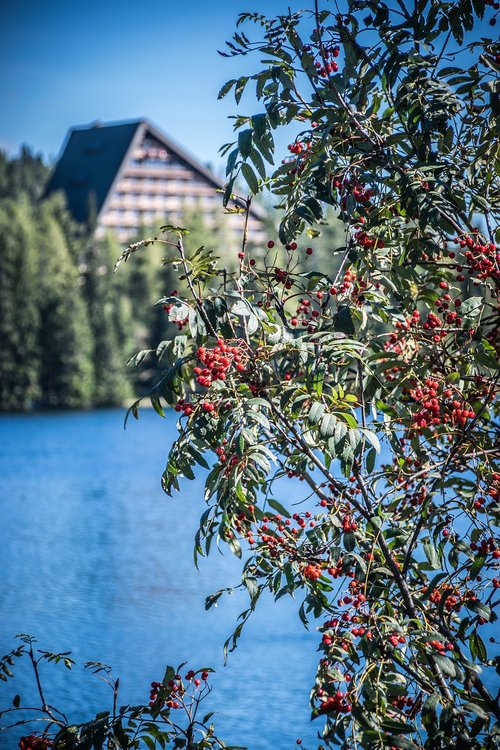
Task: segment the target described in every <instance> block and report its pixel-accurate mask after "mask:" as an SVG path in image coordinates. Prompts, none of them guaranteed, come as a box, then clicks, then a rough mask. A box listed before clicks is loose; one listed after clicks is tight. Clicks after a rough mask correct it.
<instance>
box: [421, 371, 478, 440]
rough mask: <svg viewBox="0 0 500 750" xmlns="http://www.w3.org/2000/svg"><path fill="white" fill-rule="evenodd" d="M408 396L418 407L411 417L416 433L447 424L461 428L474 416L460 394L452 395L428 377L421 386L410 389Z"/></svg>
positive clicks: (450, 390)
mask: <svg viewBox="0 0 500 750" xmlns="http://www.w3.org/2000/svg"><path fill="white" fill-rule="evenodd" d="M408 395H409V397H410V399H411V400H412V401H413V402H415V403H416V404H418V405H419V406H420V409H419V410H418V411H417V412H415V413H414V414H413V417H412V419H413V421H412V426H411V427H412V431H414V432H417V433H420V432H422V430H426V429H434V430H435V429H436V428H437V427H438V426H439V425H442V424H447V423H451V424H453V425H458V426H461V427H463V426H465V425H466V424H467V420H469V419H473V418H474V417H475V416H476V415H475V412H474V411H473V410H472V409H471V408H470V407H469V406H468V405H467V403H466V402H465V400H464V398H463V396H462V395H461V394H455V395H454V394H453V391H452V389H451V388H449V387H445V388H443V384H442V383H440V382H439V381H438V380H434V379H433V378H430V377H428V378H426V379H425V381H424V383H423V384H422V385H416V386H415V387H413V388H410V389H409V391H408Z"/></svg>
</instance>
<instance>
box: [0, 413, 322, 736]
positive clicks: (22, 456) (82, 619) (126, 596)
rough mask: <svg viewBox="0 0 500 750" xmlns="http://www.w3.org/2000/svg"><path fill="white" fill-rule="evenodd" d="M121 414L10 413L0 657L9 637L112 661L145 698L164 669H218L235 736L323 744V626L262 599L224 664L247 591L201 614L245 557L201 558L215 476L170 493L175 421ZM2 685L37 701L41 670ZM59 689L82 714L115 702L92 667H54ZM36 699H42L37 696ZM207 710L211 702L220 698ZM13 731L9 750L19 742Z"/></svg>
mask: <svg viewBox="0 0 500 750" xmlns="http://www.w3.org/2000/svg"><path fill="white" fill-rule="evenodd" d="M123 417H124V414H123V412H122V411H120V410H108V411H94V412H85V413H69V412H66V413H51V414H36V415H28V416H22V415H15V416H2V417H0V446H1V451H0V498H1V499H0V529H1V544H0V564H1V570H2V574H1V580H0V604H1V606H0V652H1V653H6V652H7V651H8V650H10V649H11V648H12V646H13V644H14V641H13V640H12V636H14V635H15V634H16V633H19V632H24V633H31V634H33V635H36V637H37V638H38V641H39V645H40V648H43V649H46V650H51V651H55V650H59V651H71V652H72V653H73V656H74V658H75V659H77V660H78V661H79V662H81V663H83V662H84V661H86V660H98V661H103V662H105V663H107V664H111V665H112V666H113V670H114V673H115V674H116V675H119V676H120V678H121V686H122V687H121V691H122V692H121V701H120V702H122V703H134V702H142V701H146V700H147V698H148V690H149V683H150V682H151V681H152V680H158V679H161V678H162V676H163V670H164V667H165V665H166V664H167V663H172V664H178V663H180V662H182V661H186V660H187V661H189V665H190V666H192V667H193V668H196V667H199V666H212V667H214V668H215V669H216V670H217V674H216V675H215V677H214V691H213V694H212V696H211V697H210V699H209V700H210V701H211V704H210V709H217V711H218V713H217V714H216V716H215V717H214V721H215V723H216V726H217V728H218V732H219V734H220V736H221V738H222V739H224V740H225V741H226V742H228V743H229V742H231V743H235V744H242V745H247V746H248V747H249V748H252V749H253V750H265V749H266V750H267V749H268V748H278V749H279V750H281V749H283V750H285V748H292V747H294V746H296V745H295V740H296V738H297V737H302V738H303V740H304V745H305V746H308V747H310V748H311V747H315V746H316V742H315V741H314V737H315V735H316V732H317V731H318V730H319V729H320V724H318V723H313V724H311V723H310V722H309V712H308V708H307V703H308V695H309V689H310V686H311V685H312V682H313V679H314V671H315V666H316V659H317V654H316V647H317V643H318V641H319V638H318V634H317V633H315V632H314V630H312V632H311V633H308V632H307V631H305V630H304V629H303V627H302V625H301V624H300V622H299V620H298V617H297V615H296V609H297V605H296V603H294V602H292V601H291V600H290V601H286V600H281V601H280V602H279V603H278V604H276V605H274V604H273V603H272V601H270V600H269V599H268V600H266V601H264V602H263V603H262V605H261V607H260V608H259V609H258V611H257V612H256V613H255V616H254V618H253V620H252V621H251V622H250V624H249V626H248V628H247V630H246V632H245V633H244V635H243V637H242V639H241V641H240V646H239V648H238V649H237V651H236V652H234V653H233V654H232V655H231V656H230V659H229V663H228V666H227V667H224V666H223V654H222V644H223V642H224V640H225V639H226V638H227V636H228V635H230V633H231V628H232V626H233V625H234V623H235V621H236V617H237V615H238V613H239V612H240V611H241V609H243V608H244V606H245V603H246V602H245V598H244V597H242V596H239V595H234V596H231V597H226V598H224V599H222V600H220V604H219V606H218V607H217V608H214V609H212V610H210V611H208V612H205V610H204V600H205V596H206V595H207V594H209V593H211V592H212V591H214V590H216V589H217V588H220V587H222V586H225V585H228V584H231V583H237V581H238V577H239V566H240V564H239V562H238V561H237V560H235V559H234V558H233V557H232V556H231V555H230V554H229V553H228V552H226V553H225V554H224V555H221V554H219V553H218V552H217V550H215V552H214V553H213V554H212V555H211V557H210V558H209V559H208V560H206V561H202V564H201V565H200V570H199V571H197V570H196V569H195V567H194V565H193V557H192V546H193V536H194V532H195V530H196V525H197V521H198V519H199V516H200V515H201V513H202V512H203V510H204V507H205V506H204V504H203V490H202V482H201V480H200V481H195V482H188V481H185V482H184V483H183V484H182V490H181V492H180V493H179V494H178V495H177V496H175V497H174V498H169V497H167V496H166V495H165V494H164V493H163V492H162V490H161V488H160V476H161V472H162V470H163V465H164V460H165V456H166V453H167V450H168V447H169V445H170V443H171V441H172V438H173V436H174V434H175V416H174V414H173V413H172V414H168V415H167V417H166V419H161V418H160V417H158V416H157V415H156V414H155V413H153V412H151V411H148V410H145V411H144V412H143V413H142V415H141V418H140V420H139V421H138V422H136V421H135V420H132V421H131V422H129V425H128V427H127V430H126V431H124V429H123ZM16 673H17V676H18V679H17V681H16V682H10V683H7V685H6V684H5V683H0V708H1V707H3V706H5V705H6V704H8V703H9V702H10V701H11V700H12V697H13V696H14V694H15V693H16V692H19V693H21V696H22V699H23V703H24V705H26V704H27V702H28V701H29V700H30V698H31V699H34V691H33V684H32V678H31V675H30V674H29V673H28V670H27V669H24V668H22V667H20V668H19V669H18V670H17V672H16ZM44 680H45V684H46V686H47V693H48V699H49V700H50V702H51V703H53V704H54V705H56V706H57V705H58V704H61V705H63V706H65V708H66V709H67V711H68V713H69V717H70V719H71V720H72V721H79V720H84V719H88V718H90V717H91V716H92V715H93V713H94V714H95V712H96V711H98V710H103V709H105V708H107V707H108V705H106V704H108V703H109V700H110V696H109V694H108V690H107V688H106V686H104V685H103V684H102V683H100V682H99V681H97V680H96V678H95V677H91V676H90V675H88V674H87V673H81V672H80V670H77V672H76V673H69V672H68V671H67V670H66V669H64V667H62V666H58V667H49V666H47V667H45V668H44ZM32 696H33V698H32ZM207 710H208V708H207ZM19 734H22V731H21V732H19V730H16V731H15V732H14V735H10V736H7V735H5V734H0V748H15V747H16V746H17V739H15V737H17V736H18V735H19Z"/></svg>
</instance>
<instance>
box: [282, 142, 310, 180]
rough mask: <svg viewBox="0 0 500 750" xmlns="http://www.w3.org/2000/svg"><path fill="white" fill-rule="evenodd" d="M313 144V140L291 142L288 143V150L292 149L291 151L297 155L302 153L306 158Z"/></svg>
mask: <svg viewBox="0 0 500 750" xmlns="http://www.w3.org/2000/svg"><path fill="white" fill-rule="evenodd" d="M312 145H313V144H312V141H295V143H290V144H289V145H288V150H289V151H290V153H292V154H295V155H297V156H298V155H299V154H301V155H302V158H304V157H306V156H308V155H309V152H310V151H311V148H312ZM291 174H293V173H291Z"/></svg>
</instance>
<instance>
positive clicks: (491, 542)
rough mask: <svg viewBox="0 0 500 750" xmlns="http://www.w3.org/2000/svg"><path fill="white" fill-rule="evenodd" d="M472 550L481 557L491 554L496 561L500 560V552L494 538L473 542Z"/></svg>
mask: <svg viewBox="0 0 500 750" xmlns="http://www.w3.org/2000/svg"><path fill="white" fill-rule="evenodd" d="M470 548H471V550H472V551H473V552H476V553H477V555H478V556H479V557H484V556H486V555H488V554H491V555H492V556H493V559H494V560H498V559H500V550H499V549H498V548H497V546H496V542H495V539H494V537H492V536H489V537H487V538H483V539H481V540H480V541H478V542H472V543H471V545H470Z"/></svg>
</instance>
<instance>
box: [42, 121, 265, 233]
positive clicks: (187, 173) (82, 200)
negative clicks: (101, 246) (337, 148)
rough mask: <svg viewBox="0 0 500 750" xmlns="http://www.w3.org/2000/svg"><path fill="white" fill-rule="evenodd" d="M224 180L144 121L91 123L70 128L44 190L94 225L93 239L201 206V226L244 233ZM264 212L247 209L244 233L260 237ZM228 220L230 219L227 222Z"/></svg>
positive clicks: (177, 220)
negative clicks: (230, 209) (229, 210)
mask: <svg viewBox="0 0 500 750" xmlns="http://www.w3.org/2000/svg"><path fill="white" fill-rule="evenodd" d="M222 188H223V183H222V181H221V180H220V179H219V178H218V177H216V176H215V175H214V174H213V173H212V172H211V171H210V170H209V169H207V167H205V166H203V165H202V164H200V163H199V162H197V161H196V160H195V159H194V158H193V157H192V156H190V155H189V154H187V153H186V152H185V151H184V150H183V149H182V148H181V147H180V146H178V145H177V144H175V143H173V142H172V141H171V140H170V138H168V137H167V136H165V135H164V134H163V133H161V132H160V131H159V130H157V128H156V127H154V126H153V125H152V124H151V123H149V122H148V121H147V120H133V121H130V122H120V123H110V124H105V123H94V124H92V125H89V126H86V127H76V128H72V129H71V130H70V131H69V134H68V136H67V139H66V143H65V146H64V150H63V153H62V156H61V157H60V159H59V161H58V163H57V165H56V168H55V170H54V173H53V175H52V177H51V180H50V182H49V185H48V188H47V194H49V193H52V192H54V191H56V190H63V191H64V192H65V194H66V198H67V205H68V209H69V211H70V212H71V214H72V215H73V217H74V219H75V220H76V221H78V222H87V221H89V219H91V220H92V221H95V223H96V230H95V233H96V237H102V236H103V235H104V234H105V233H106V232H108V231H114V232H115V233H116V234H117V236H118V238H119V239H120V240H121V241H127V240H129V239H131V238H132V237H135V236H137V234H138V232H139V231H140V230H141V229H143V228H144V227H156V226H158V227H159V226H160V225H161V224H165V223H168V224H174V225H178V224H182V221H183V215H184V213H185V212H186V211H192V210H196V211H201V212H202V214H203V219H204V221H205V224H206V225H207V226H208V227H210V228H214V227H216V226H220V225H221V223H222V220H221V218H220V217H221V215H222V216H223V217H224V218H223V221H224V226H228V227H229V232H230V235H236V236H237V237H241V234H242V229H243V220H242V216H241V215H238V214H226V215H224V209H223V207H222V196H221V193H220V192H217V191H218V190H221V189H222ZM263 218H264V213H263V211H262V210H259V208H258V207H252V208H251V212H250V215H249V222H248V234H249V238H251V239H252V240H254V241H255V242H259V241H262V240H263V239H264V236H265V230H264V225H263ZM226 223H227V224H226Z"/></svg>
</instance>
